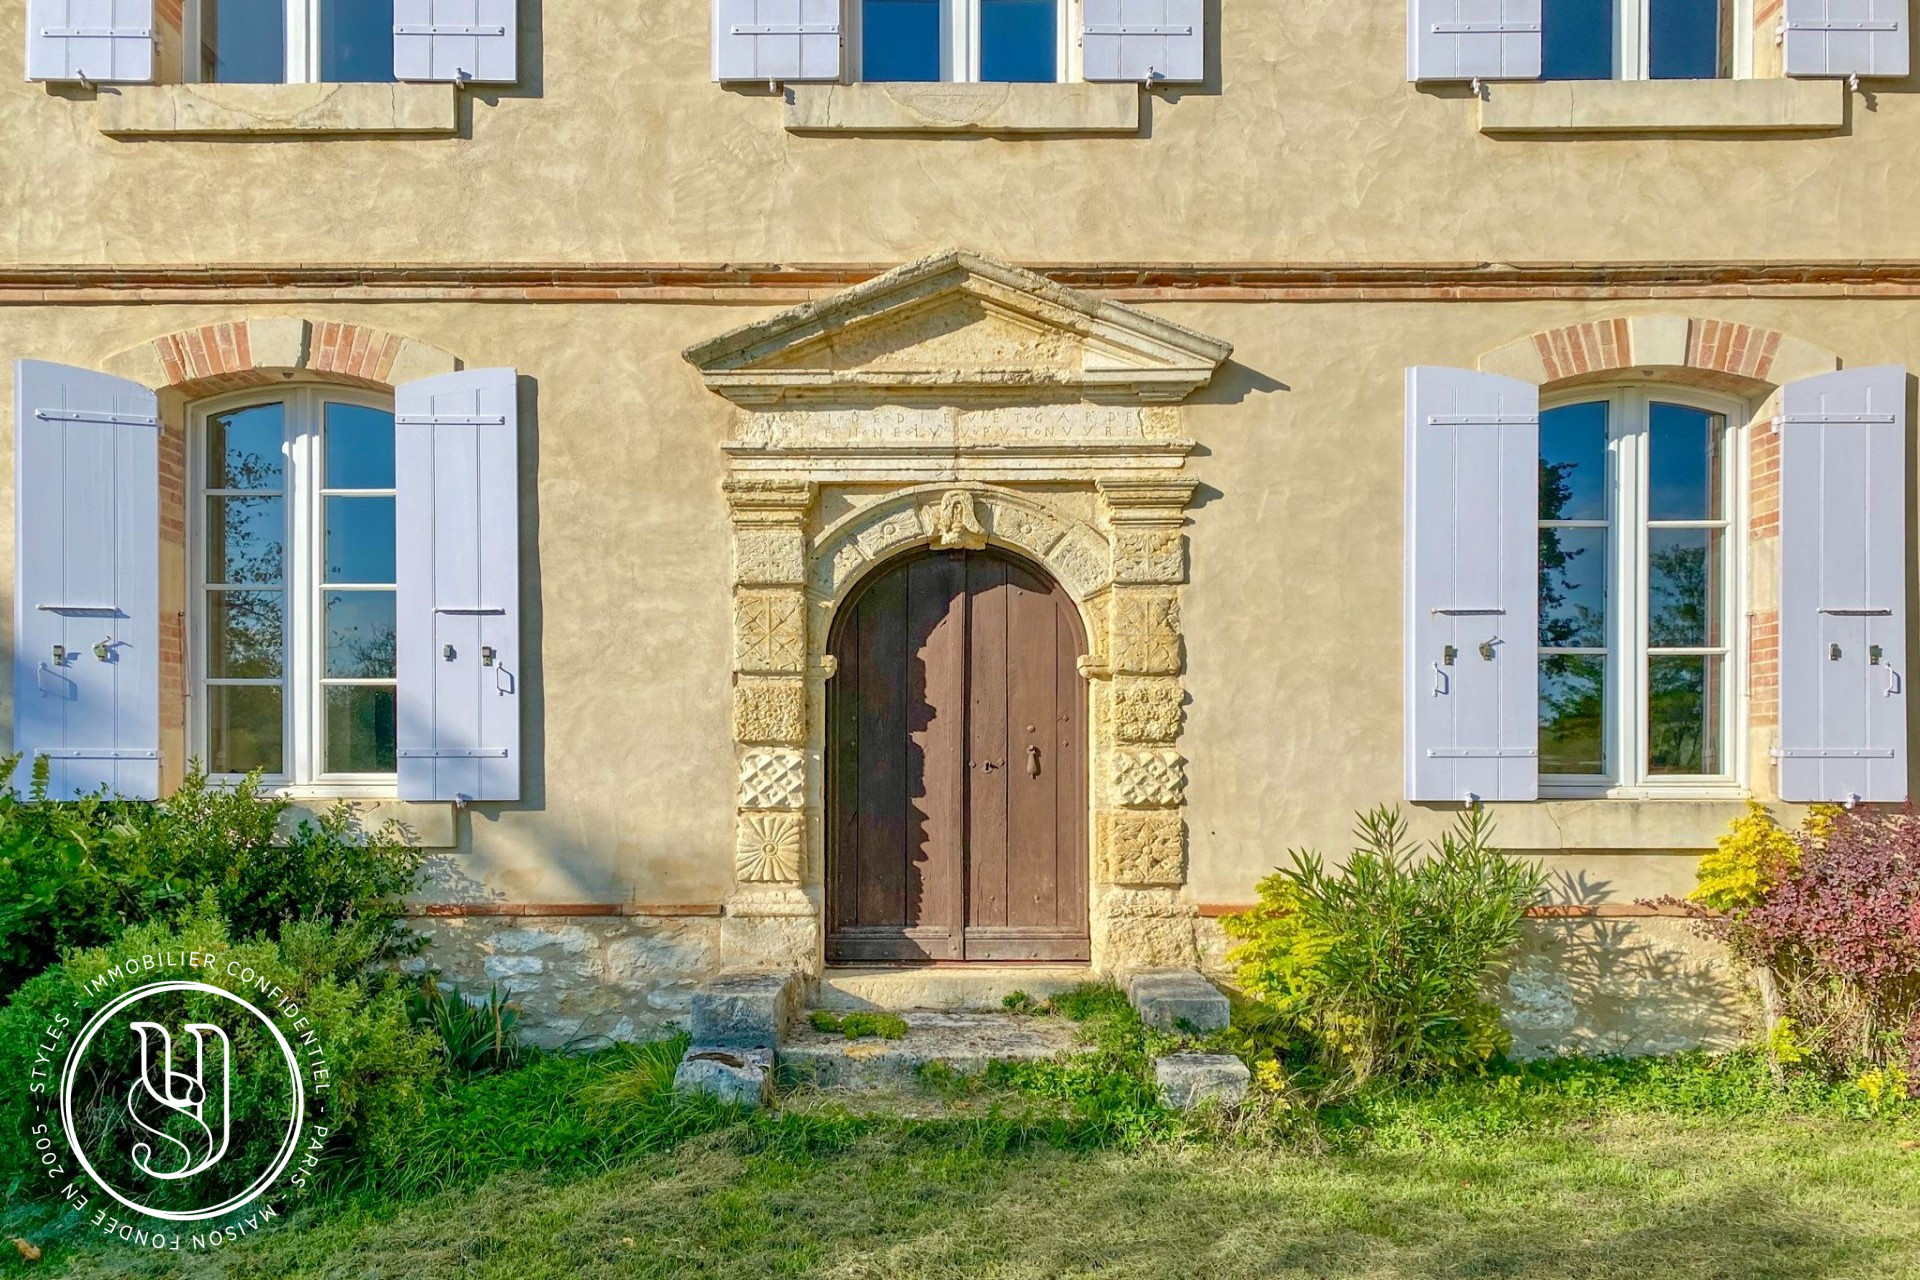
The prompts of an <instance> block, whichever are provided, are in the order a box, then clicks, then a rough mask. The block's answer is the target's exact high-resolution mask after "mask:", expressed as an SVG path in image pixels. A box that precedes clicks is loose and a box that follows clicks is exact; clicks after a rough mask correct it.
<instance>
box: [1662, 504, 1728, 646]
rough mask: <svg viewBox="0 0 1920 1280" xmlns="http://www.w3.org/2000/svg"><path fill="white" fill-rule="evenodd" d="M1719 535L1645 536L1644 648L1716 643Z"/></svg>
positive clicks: (1697, 531) (1687, 532)
mask: <svg viewBox="0 0 1920 1280" xmlns="http://www.w3.org/2000/svg"><path fill="white" fill-rule="evenodd" d="M1720 543H1721V533H1720V530H1718V529H1650V530H1648V531H1647V646H1648V647H1649V648H1653V649H1688V648H1706V647H1711V646H1715V645H1718V644H1720V643H1721V640H1720V595H1721V584H1722V578H1721V568H1720Z"/></svg>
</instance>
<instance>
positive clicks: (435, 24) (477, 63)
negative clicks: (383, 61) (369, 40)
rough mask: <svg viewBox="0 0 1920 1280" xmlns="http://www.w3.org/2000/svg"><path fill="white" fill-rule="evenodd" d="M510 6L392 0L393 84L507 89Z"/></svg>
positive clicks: (515, 50) (512, 77) (513, 37)
mask: <svg viewBox="0 0 1920 1280" xmlns="http://www.w3.org/2000/svg"><path fill="white" fill-rule="evenodd" d="M517 8H518V6H517V4H516V2H515V0H393V78H394V79H396V80H453V81H465V82H471V83H474V84H512V83H513V82H514V81H516V80H518V79H519V78H520V71H519V47H520V37H519V31H518V29H517V23H518V14H517V12H516V10H517Z"/></svg>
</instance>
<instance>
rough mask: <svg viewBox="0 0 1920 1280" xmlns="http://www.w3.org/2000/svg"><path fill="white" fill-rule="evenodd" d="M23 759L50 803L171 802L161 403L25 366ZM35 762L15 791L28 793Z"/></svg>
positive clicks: (17, 678) (17, 728)
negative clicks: (101, 794)
mask: <svg viewBox="0 0 1920 1280" xmlns="http://www.w3.org/2000/svg"><path fill="white" fill-rule="evenodd" d="M13 386H14V400H13V430H14V461H15V470H14V489H13V492H14V504H15V505H14V511H15V520H16V523H15V526H14V552H13V554H14V600H13V747H14V750H15V751H18V752H21V753H22V754H23V755H25V756H27V757H28V758H29V760H30V759H31V758H32V757H34V756H45V757H46V758H47V763H48V767H49V773H50V786H49V789H48V793H49V794H50V795H52V796H54V797H55V798H57V799H72V798H73V796H74V795H75V794H76V793H79V792H87V791H93V790H96V789H97V788H100V787H103V786H104V787H107V788H109V789H110V790H112V791H114V792H116V793H117V794H119V795H122V796H125V797H127V798H129V799H135V800H151V799H154V798H156V797H157V796H158V795H159V794H160V622H159V618H160V614H159V609H160V551H159V544H160V469H159V458H160V446H159V439H160V428H159V417H158V414H159V408H158V403H157V401H156V399H155V396H154V394H153V392H151V391H149V390H148V389H147V388H145V387H143V386H141V385H139V384H138V383H134V382H128V381H126V380H125V379H124V378H110V377H108V376H107V375H106V374H103V373H94V372H92V371H90V370H87V369H70V368H68V367H67V366H65V365H58V364H47V363H45V362H44V361H40V360H19V361H16V362H15V363H14V367H13ZM27 767H28V761H22V763H21V766H20V772H18V773H16V774H15V775H14V779H13V785H14V786H15V787H16V788H17V789H22V790H24V789H25V786H26V779H27V774H26V770H27Z"/></svg>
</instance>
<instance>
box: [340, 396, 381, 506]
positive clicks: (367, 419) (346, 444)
mask: <svg viewBox="0 0 1920 1280" xmlns="http://www.w3.org/2000/svg"><path fill="white" fill-rule="evenodd" d="M327 488H329V489H391V488H393V414H392V413H390V412H389V411H387V410H385V409H369V408H368V407H366V406H365V405H358V404H337V403H336V404H329V405H328V406H327Z"/></svg>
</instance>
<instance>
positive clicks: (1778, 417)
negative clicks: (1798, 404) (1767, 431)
mask: <svg viewBox="0 0 1920 1280" xmlns="http://www.w3.org/2000/svg"><path fill="white" fill-rule="evenodd" d="M1899 421H1900V419H1899V418H1897V417H1895V416H1894V415H1893V414H1891V413H1779V414H1775V415H1774V417H1773V421H1772V423H1771V424H1770V425H1771V426H1772V428H1773V429H1774V430H1775V431H1779V430H1780V428H1782V427H1845V426H1866V427H1877V426H1878V427H1887V426H1893V425H1894V424H1895V423H1897V422H1899Z"/></svg>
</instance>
